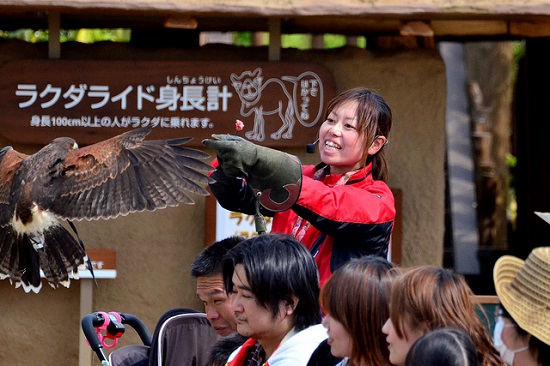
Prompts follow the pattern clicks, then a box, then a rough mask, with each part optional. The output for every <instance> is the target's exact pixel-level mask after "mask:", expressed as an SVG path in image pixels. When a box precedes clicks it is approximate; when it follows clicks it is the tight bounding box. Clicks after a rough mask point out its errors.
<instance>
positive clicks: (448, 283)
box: [390, 266, 505, 366]
mask: <svg viewBox="0 0 550 366" xmlns="http://www.w3.org/2000/svg"><path fill="white" fill-rule="evenodd" d="M472 296H473V292H472V290H471V289H470V287H469V286H468V284H467V283H466V280H465V279H464V277H463V276H462V275H460V274H459V273H457V272H454V271H452V270H448V269H443V268H439V267H431V266H421V267H416V268H413V269H410V270H408V271H407V272H405V273H404V274H403V275H402V276H400V277H399V278H398V279H397V280H396V281H395V282H394V284H393V286H392V293H391V301H390V319H391V321H392V323H393V326H394V328H395V332H396V333H397V335H398V336H399V337H401V338H405V339H407V334H405V332H404V324H408V325H409V326H410V328H411V330H420V331H422V332H427V331H430V330H435V329H440V328H446V327H454V328H459V329H462V330H464V331H465V332H466V333H468V335H469V336H470V337H471V338H472V340H473V341H474V343H475V345H476V349H477V352H478V358H479V360H481V362H482V365H483V366H489V365H491V366H492V365H505V363H504V362H503V361H502V360H501V359H500V357H499V355H498V352H497V351H496V349H495V348H494V347H493V345H492V342H491V337H490V335H489V333H488V332H487V330H486V329H485V327H484V326H483V323H482V322H481V320H480V319H479V317H478V316H477V314H476V312H475V308H474V304H473V302H472V300H471V297H472Z"/></svg>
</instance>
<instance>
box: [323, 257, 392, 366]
mask: <svg viewBox="0 0 550 366" xmlns="http://www.w3.org/2000/svg"><path fill="white" fill-rule="evenodd" d="M397 275H398V271H397V269H396V268H395V265H394V264H392V263H390V262H388V261H387V260H385V259H383V258H380V257H375V256H366V257H362V258H356V259H352V260H350V261H349V262H347V263H346V264H344V265H343V266H342V267H340V268H338V269H337V270H336V271H335V272H334V274H333V275H332V277H331V278H329V280H328V281H327V283H326V284H325V285H324V286H323V288H322V289H321V297H320V300H321V308H322V309H323V311H324V312H325V314H326V316H325V318H324V319H323V325H324V326H325V327H326V328H327V332H328V336H329V337H328V340H327V341H328V344H329V345H330V347H331V353H332V355H333V356H335V357H342V358H344V360H343V361H342V362H341V363H339V364H338V365H346V366H389V364H390V363H389V352H388V349H387V347H386V344H385V341H384V336H383V334H382V325H383V324H384V322H385V321H386V319H387V318H388V314H389V300H390V294H391V283H392V281H393V279H394V278H396V276H397Z"/></svg>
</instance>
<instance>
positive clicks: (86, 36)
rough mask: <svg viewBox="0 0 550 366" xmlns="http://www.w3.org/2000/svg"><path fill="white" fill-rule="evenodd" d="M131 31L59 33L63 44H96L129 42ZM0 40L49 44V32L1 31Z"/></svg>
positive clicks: (71, 31) (98, 30)
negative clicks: (72, 42)
mask: <svg viewBox="0 0 550 366" xmlns="http://www.w3.org/2000/svg"><path fill="white" fill-rule="evenodd" d="M130 36H131V31H130V30H129V29H78V30H74V29H62V30H61V31H60V32H59V40H60V42H61V43H63V42H69V41H77V42H82V43H94V42H102V41H111V42H129V41H130ZM0 38H4V39H19V40H22V41H25V42H31V43H37V42H47V41H48V39H49V31H48V30H33V29H18V30H16V31H10V32H7V31H0Z"/></svg>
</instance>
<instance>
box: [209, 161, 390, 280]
mask: <svg viewBox="0 0 550 366" xmlns="http://www.w3.org/2000/svg"><path fill="white" fill-rule="evenodd" d="M321 168H322V165H317V166H313V165H308V166H303V167H302V172H303V178H302V191H301V193H300V196H299V198H298V201H297V202H296V203H295V204H294V205H293V206H292V209H291V210H287V211H283V212H277V213H273V212H264V211H262V213H263V214H265V215H268V216H273V224H272V228H271V232H272V233H285V234H291V233H292V231H293V228H294V225H295V224H296V222H297V220H298V216H300V217H302V218H303V221H302V224H304V223H305V221H307V222H309V223H310V226H309V227H308V228H307V231H306V232H305V235H304V236H303V238H302V239H301V242H302V244H304V245H305V246H306V248H308V249H309V250H310V251H311V253H312V255H313V256H314V257H315V262H316V263H317V266H318V268H319V275H320V278H321V285H322V284H324V283H325V282H326V280H327V279H328V278H329V277H330V275H331V274H332V272H334V271H335V270H336V269H337V268H338V267H340V266H341V265H342V264H344V263H345V262H347V261H348V260H349V259H351V258H356V257H361V256H364V255H371V254H372V255H378V256H381V257H387V254H388V246H389V242H390V237H391V232H392V228H393V221H394V218H395V204H394V197H393V194H392V192H391V190H390V188H389V187H388V185H387V184H386V183H385V182H383V181H381V180H374V179H373V178H372V174H371V168H372V167H371V165H370V164H369V165H367V166H366V167H365V168H363V169H361V170H360V171H358V172H357V173H355V174H354V175H353V176H352V177H351V178H350V179H349V180H348V181H347V182H346V184H344V185H337V186H335V185H336V183H337V182H338V181H339V180H340V178H341V177H342V175H341V174H327V175H325V176H324V177H323V178H322V179H321V180H315V179H313V175H314V173H315V172H316V171H317V170H318V169H321ZM327 169H328V168H327ZM212 177H213V178H214V179H215V180H216V183H214V184H211V185H210V188H211V189H212V192H213V194H214V195H215V196H216V198H217V199H218V202H219V203H220V205H221V206H222V207H224V208H225V209H227V210H230V211H238V212H243V213H246V214H250V215H252V214H254V213H255V206H254V197H253V195H252V190H251V189H250V188H249V187H248V186H247V184H246V182H245V181H244V180H243V179H237V178H230V177H227V176H226V175H225V174H223V171H222V170H221V168H219V167H218V168H217V169H216V171H214V172H213V173H212Z"/></svg>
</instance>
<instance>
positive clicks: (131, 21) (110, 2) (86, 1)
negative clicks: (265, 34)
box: [0, 0, 550, 38]
mask: <svg viewBox="0 0 550 366" xmlns="http://www.w3.org/2000/svg"><path fill="white" fill-rule="evenodd" d="M52 15H54V16H56V19H58V21H59V22H60V25H61V28H62V29H76V28H134V29H135V28H161V27H167V26H170V25H168V24H172V25H171V26H175V27H178V24H180V25H181V27H183V28H185V27H186V26H187V25H186V24H189V23H190V22H191V23H192V24H195V25H196V29H197V30H199V31H268V30H269V22H270V20H272V19H277V21H278V22H280V23H278V24H280V29H281V32H282V33H314V34H315V33H341V34H348V35H369V34H377V35H380V34H386V35H398V34H400V33H401V34H403V27H404V26H405V25H406V24H407V23H409V22H418V21H420V22H423V23H425V24H427V25H428V26H429V27H430V28H431V29H432V30H433V36H435V37H440V38H446V37H478V38H479V37H500V38H523V37H546V36H550V3H548V2H544V1H536V0H532V1H529V0H527V1H508V2H502V1H467V0H431V1H430V0H411V1H408V2H405V1H398V0H386V1H381V0H340V1H311V0H275V1H267V0H187V1H181V0H25V1H22V0H0V29H2V30H15V29H21V28H31V29H46V28H48V25H49V22H50V19H51V16H52Z"/></svg>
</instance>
